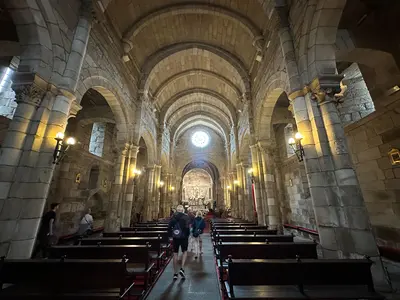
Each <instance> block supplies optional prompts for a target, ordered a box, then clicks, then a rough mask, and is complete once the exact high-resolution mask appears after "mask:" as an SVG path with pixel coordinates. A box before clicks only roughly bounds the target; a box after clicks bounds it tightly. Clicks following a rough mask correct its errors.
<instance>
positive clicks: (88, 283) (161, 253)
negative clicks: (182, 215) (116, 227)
mask: <svg viewBox="0 0 400 300" xmlns="http://www.w3.org/2000/svg"><path fill="white" fill-rule="evenodd" d="M170 249H171V247H170V243H169V238H168V224H167V223H159V222H151V223H143V224H136V225H135V226H134V227H131V228H121V231H118V232H104V233H103V235H102V236H100V237H93V238H82V239H80V240H79V244H78V245H60V246H53V247H51V248H50V249H49V254H50V257H49V259H46V260H43V259H17V260H15V259H4V258H2V259H1V261H0V285H1V290H0V299H26V298H32V299H132V300H136V299H143V298H145V296H146V295H147V293H148V291H149V290H150V288H151V286H152V285H153V283H154V282H155V280H156V279H157V277H158V275H159V274H160V273H161V271H162V270H163V268H164V267H165V266H166V263H167V261H168V259H169V257H170V253H171V250H170Z"/></svg>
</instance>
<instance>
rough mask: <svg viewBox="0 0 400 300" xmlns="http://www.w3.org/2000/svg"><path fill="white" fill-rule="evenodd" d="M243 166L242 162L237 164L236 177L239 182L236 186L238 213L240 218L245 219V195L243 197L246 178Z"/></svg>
mask: <svg viewBox="0 0 400 300" xmlns="http://www.w3.org/2000/svg"><path fill="white" fill-rule="evenodd" d="M242 171H243V168H242V164H241V163H240V164H237V165H236V178H237V181H238V182H239V183H238V184H237V185H236V186H235V188H236V195H237V204H238V205H237V208H238V212H237V213H238V215H239V217H240V218H243V219H245V214H244V212H245V210H244V200H243V199H244V197H243V192H244V178H243V176H242V175H243V174H242V173H243V172H242Z"/></svg>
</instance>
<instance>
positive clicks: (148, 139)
mask: <svg viewBox="0 0 400 300" xmlns="http://www.w3.org/2000/svg"><path fill="white" fill-rule="evenodd" d="M140 137H141V139H143V141H144V142H145V144H146V149H147V159H148V161H147V163H148V164H149V165H152V164H155V163H156V146H155V145H156V143H155V137H154V136H153V135H152V134H151V132H150V131H148V130H146V129H145V130H143V131H142V132H141V135H140Z"/></svg>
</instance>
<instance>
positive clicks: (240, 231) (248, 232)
mask: <svg viewBox="0 0 400 300" xmlns="http://www.w3.org/2000/svg"><path fill="white" fill-rule="evenodd" d="M277 233H278V231H277V230H276V229H248V230H247V229H246V228H244V229H221V230H219V229H218V230H214V231H213V232H212V237H213V239H215V238H216V236H217V235H218V234H219V235H224V234H226V235H228V234H231V235H236V234H241V235H254V236H257V235H263V234H265V235H276V234H277Z"/></svg>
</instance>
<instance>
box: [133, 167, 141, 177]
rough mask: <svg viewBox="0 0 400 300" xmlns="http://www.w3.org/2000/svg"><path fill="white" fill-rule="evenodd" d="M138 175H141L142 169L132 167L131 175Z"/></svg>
mask: <svg viewBox="0 0 400 300" xmlns="http://www.w3.org/2000/svg"><path fill="white" fill-rule="evenodd" d="M140 175H142V171H141V170H138V169H135V168H133V169H132V176H134V177H137V176H140Z"/></svg>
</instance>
